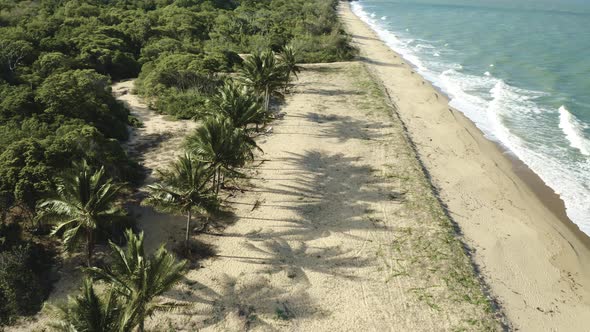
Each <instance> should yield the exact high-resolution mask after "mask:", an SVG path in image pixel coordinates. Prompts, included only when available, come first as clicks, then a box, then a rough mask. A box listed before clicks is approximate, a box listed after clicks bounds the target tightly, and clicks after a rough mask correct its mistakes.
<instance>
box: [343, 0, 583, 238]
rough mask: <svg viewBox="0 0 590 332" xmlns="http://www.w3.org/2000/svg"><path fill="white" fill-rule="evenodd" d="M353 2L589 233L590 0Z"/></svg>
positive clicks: (389, 42)
mask: <svg viewBox="0 0 590 332" xmlns="http://www.w3.org/2000/svg"><path fill="white" fill-rule="evenodd" d="M352 9H353V11H354V12H355V14H356V15H358V16H359V17H360V18H361V19H363V20H364V21H365V22H367V23H368V24H369V25H370V26H371V27H372V28H373V29H374V30H375V31H376V32H377V34H378V36H379V38H381V39H382V40H383V41H384V42H386V43H387V45H389V47H391V48H392V49H393V50H395V51H396V52H398V53H400V54H401V55H402V56H403V57H404V58H405V59H406V60H407V61H408V62H410V63H411V64H412V65H413V66H414V67H415V68H416V70H417V71H418V72H419V73H420V74H421V75H422V76H424V77H425V78H426V79H428V80H429V81H430V82H432V83H433V84H434V85H435V86H436V87H438V88H439V89H441V90H442V91H443V92H444V93H446V94H447V95H448V96H449V97H450V99H451V106H453V107H454V108H456V109H458V110H459V111H461V112H463V113H464V114H465V115H466V116H467V117H469V118H470V119H471V120H472V121H473V122H474V123H475V124H476V125H477V126H478V127H479V128H480V129H481V130H482V131H483V132H484V134H485V135H486V137H487V138H489V139H491V140H494V141H496V142H498V143H500V144H501V145H503V146H504V147H505V148H507V149H508V150H509V151H510V152H511V153H513V154H514V155H515V156H516V157H518V158H519V159H520V160H522V161H523V162H524V163H526V164H527V165H528V166H529V167H530V168H531V169H532V170H533V171H534V172H535V173H537V174H538V175H539V176H540V177H541V179H543V181H544V182H545V183H546V184H547V185H548V186H549V187H551V188H552V189H553V190H554V191H555V192H556V193H557V194H559V196H560V197H561V198H562V199H563V201H564V202H565V206H566V212H567V215H568V216H569V218H570V219H571V220H572V221H573V222H574V223H576V224H577V225H578V226H579V227H580V229H581V230H582V231H583V232H585V233H586V234H588V235H590V1H587V0H551V1H550V0H510V1H507V0H405V1H403V0H402V1H396V0H360V1H356V2H353V3H352Z"/></svg>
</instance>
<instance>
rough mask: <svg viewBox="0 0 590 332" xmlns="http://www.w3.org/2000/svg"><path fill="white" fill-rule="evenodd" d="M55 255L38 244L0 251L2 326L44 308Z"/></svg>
mask: <svg viewBox="0 0 590 332" xmlns="http://www.w3.org/2000/svg"><path fill="white" fill-rule="evenodd" d="M51 260H52V255H51V254H50V253H49V252H47V251H46V250H44V249H42V248H41V247H40V246H39V245H34V244H32V245H31V244H29V245H19V246H15V247H13V248H11V249H9V250H4V251H2V252H0V324H6V323H10V322H11V321H12V320H13V319H14V317H15V316H17V315H30V314H33V313H35V312H37V311H39V309H40V308H41V305H42V303H43V301H44V300H45V298H46V297H47V296H48V294H49V291H50V288H51V285H50V282H49V278H48V275H47V273H46V272H45V273H44V272H43V271H47V267H48V266H50V262H51Z"/></svg>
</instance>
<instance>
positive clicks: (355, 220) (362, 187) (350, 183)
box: [227, 150, 390, 241]
mask: <svg viewBox="0 0 590 332" xmlns="http://www.w3.org/2000/svg"><path fill="white" fill-rule="evenodd" d="M288 155H289V156H287V157H284V158H282V159H283V160H286V161H287V162H288V164H289V166H288V168H291V166H292V167H293V168H297V169H303V170H305V171H306V172H305V176H297V177H295V179H294V181H293V182H294V184H278V185H277V186H275V188H272V189H270V188H265V189H261V190H257V191H258V192H264V193H270V194H273V195H282V196H289V197H293V198H294V199H295V198H298V199H297V200H296V201H297V203H298V204H293V205H286V206H283V207H282V208H284V209H288V210H290V211H293V212H295V214H296V217H294V218H288V219H281V220H277V219H273V218H268V219H269V220H268V221H270V222H273V224H276V225H278V226H277V227H273V228H272V229H268V228H267V227H263V228H261V229H259V230H257V231H252V232H250V233H248V234H246V235H242V234H233V235H235V236H245V237H246V238H248V239H251V240H256V241H266V240H275V239H278V238H287V239H289V240H299V241H310V240H315V239H319V238H323V237H327V236H330V235H331V234H334V233H338V234H339V235H341V236H345V237H350V238H354V239H361V240H364V239H362V238H361V237H359V236H358V235H356V234H355V233H358V232H356V231H359V230H371V231H379V230H382V229H383V228H384V226H383V225H382V224H381V223H380V222H379V220H376V219H375V218H370V217H369V215H370V214H371V213H372V212H373V211H372V209H371V203H374V202H379V201H387V200H390V198H388V197H387V195H386V190H385V189H383V190H381V189H379V188H378V187H379V183H376V184H375V185H374V186H368V185H367V184H369V183H371V182H374V177H373V175H372V173H373V172H374V170H373V169H372V168H371V167H370V166H367V165H359V162H358V160H357V158H352V157H346V156H344V155H343V154H328V153H325V152H321V151H318V150H308V151H306V152H305V153H304V154H296V153H288ZM245 217H246V218H253V217H249V216H245ZM227 235H228V236H232V234H231V233H230V234H227Z"/></svg>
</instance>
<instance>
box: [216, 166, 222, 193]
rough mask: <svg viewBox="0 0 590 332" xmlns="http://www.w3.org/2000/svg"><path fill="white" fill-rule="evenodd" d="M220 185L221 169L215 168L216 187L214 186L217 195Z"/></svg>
mask: <svg viewBox="0 0 590 332" xmlns="http://www.w3.org/2000/svg"><path fill="white" fill-rule="evenodd" d="M220 186H221V169H218V170H217V188H215V195H216V196H217V195H219V187H220Z"/></svg>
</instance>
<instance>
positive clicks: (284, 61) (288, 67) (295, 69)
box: [280, 46, 301, 89]
mask: <svg viewBox="0 0 590 332" xmlns="http://www.w3.org/2000/svg"><path fill="white" fill-rule="evenodd" d="M280 59H281V67H282V69H283V71H284V76H285V89H287V85H288V84H289V82H290V81H291V75H294V76H295V78H297V74H298V73H299V72H300V71H301V67H299V66H298V65H297V58H296V54H295V51H294V50H293V47H291V46H285V47H283V48H282V49H281V56H280Z"/></svg>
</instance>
